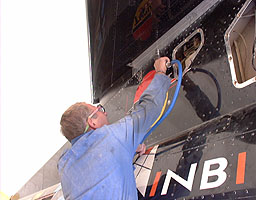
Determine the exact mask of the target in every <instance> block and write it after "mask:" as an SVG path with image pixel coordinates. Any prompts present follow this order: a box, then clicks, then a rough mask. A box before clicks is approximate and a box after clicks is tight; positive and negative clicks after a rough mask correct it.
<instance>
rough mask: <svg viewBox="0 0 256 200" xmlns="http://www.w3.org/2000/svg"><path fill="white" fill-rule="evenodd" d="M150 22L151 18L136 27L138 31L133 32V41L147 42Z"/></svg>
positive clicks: (150, 28) (150, 27) (149, 33)
mask: <svg viewBox="0 0 256 200" xmlns="http://www.w3.org/2000/svg"><path fill="white" fill-rule="evenodd" d="M152 22H153V18H152V17H149V19H147V20H146V21H145V22H144V23H143V24H142V25H140V26H139V27H138V29H136V30H135V31H134V32H133V37H134V39H135V40H139V39H140V40H142V41H145V40H147V39H148V38H149V37H150V35H151V32H152Z"/></svg>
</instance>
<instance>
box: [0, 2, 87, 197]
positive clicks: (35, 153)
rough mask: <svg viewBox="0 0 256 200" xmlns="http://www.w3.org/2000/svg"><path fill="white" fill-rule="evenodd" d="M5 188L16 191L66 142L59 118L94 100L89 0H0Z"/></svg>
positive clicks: (0, 144)
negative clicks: (89, 43)
mask: <svg viewBox="0 0 256 200" xmlns="http://www.w3.org/2000/svg"><path fill="white" fill-rule="evenodd" d="M0 44H1V48H0V51H1V60H0V61H1V63H0V114H1V115H0V164H1V166H0V192H3V193H5V194H7V195H8V196H11V195H13V194H15V193H16V192H17V191H18V190H19V189H20V188H21V187H22V186H23V185H24V184H25V183H26V182H27V181H28V180H29V179H30V178H31V177H32V176H33V175H34V174H35V173H36V172H37V171H38V170H39V169H40V168H41V167H42V166H43V165H44V164H45V163H46V162H47V161H48V160H49V159H50V158H51V157H52V156H53V155H54V154H55V153H56V151H57V150H58V149H59V148H60V147H61V146H62V145H63V144H64V143H65V142H66V139H65V138H64V137H63V136H62V135H61V133H60V125H59V121H60V117H61V115H62V113H63V112H64V111H65V110H66V109H67V108H68V107H69V106H70V105H72V104H73V103H75V102H81V101H86V102H89V103H90V102H91V93H90V70H89V67H88V66H89V56H88V38H87V21H86V9H85V0H22V1H21V0H1V43H0Z"/></svg>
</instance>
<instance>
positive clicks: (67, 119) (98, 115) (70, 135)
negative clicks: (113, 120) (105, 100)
mask: <svg viewBox="0 0 256 200" xmlns="http://www.w3.org/2000/svg"><path fill="white" fill-rule="evenodd" d="M107 124H108V120H107V114H106V112H105V111H104V110H103V109H102V107H95V106H93V105H90V104H86V103H84V102H80V103H76V104H74V105H72V106H70V107H69V108H68V109H67V110H66V111H65V112H64V113H63V115H62V117H61V121H60V125H61V132H62V134H63V135H64V136H65V137H66V138H67V139H68V141H70V142H71V140H72V139H74V138H76V137H77V136H79V135H81V134H83V133H84V132H87V131H89V130H91V129H97V128H100V127H102V126H104V125H107Z"/></svg>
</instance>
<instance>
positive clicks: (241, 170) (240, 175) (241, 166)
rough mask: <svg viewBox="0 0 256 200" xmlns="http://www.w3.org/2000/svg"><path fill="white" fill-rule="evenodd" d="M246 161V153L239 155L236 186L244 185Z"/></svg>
mask: <svg viewBox="0 0 256 200" xmlns="http://www.w3.org/2000/svg"><path fill="white" fill-rule="evenodd" d="M245 161H246V152H242V153H239V154H238V160H237V171H236V184H243V183H244V175H245Z"/></svg>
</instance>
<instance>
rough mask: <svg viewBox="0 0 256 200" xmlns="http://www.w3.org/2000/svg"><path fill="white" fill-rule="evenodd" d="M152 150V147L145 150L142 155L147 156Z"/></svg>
mask: <svg viewBox="0 0 256 200" xmlns="http://www.w3.org/2000/svg"><path fill="white" fill-rule="evenodd" d="M152 149H153V147H150V148H148V149H147V150H146V152H145V153H144V155H148V154H150V152H151V150H152Z"/></svg>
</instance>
